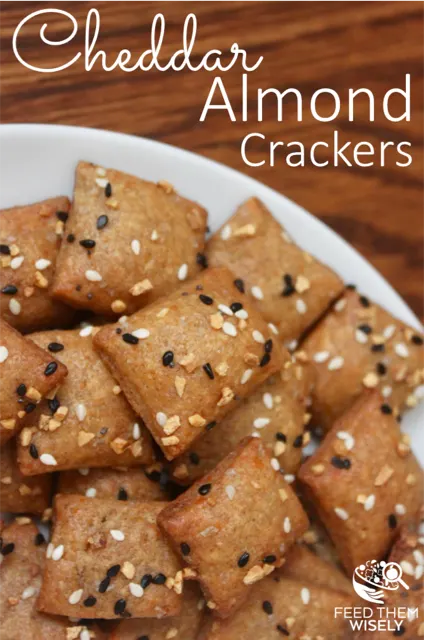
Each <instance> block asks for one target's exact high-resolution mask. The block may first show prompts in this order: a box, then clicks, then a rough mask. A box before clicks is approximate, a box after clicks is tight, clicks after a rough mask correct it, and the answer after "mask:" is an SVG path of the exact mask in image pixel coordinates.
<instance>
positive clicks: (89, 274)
mask: <svg viewBox="0 0 424 640" xmlns="http://www.w3.org/2000/svg"><path fill="white" fill-rule="evenodd" d="M85 277H86V278H87V280H89V281H90V282H100V280H101V279H102V276H101V275H100V273H99V272H98V271H94V269H87V271H86V272H85Z"/></svg>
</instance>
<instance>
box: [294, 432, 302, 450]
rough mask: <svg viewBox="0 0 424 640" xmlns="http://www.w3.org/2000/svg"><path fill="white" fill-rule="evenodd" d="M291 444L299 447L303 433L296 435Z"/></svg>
mask: <svg viewBox="0 0 424 640" xmlns="http://www.w3.org/2000/svg"><path fill="white" fill-rule="evenodd" d="M293 446H294V447H295V448H296V449H300V447H302V446H303V435H302V434H300V435H299V436H296V437H295V439H294V440H293Z"/></svg>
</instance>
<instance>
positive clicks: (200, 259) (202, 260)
mask: <svg viewBox="0 0 424 640" xmlns="http://www.w3.org/2000/svg"><path fill="white" fill-rule="evenodd" d="M196 262H197V264H198V265H199V266H201V267H202V268H203V269H207V267H208V259H207V257H206V256H205V254H204V253H198V254H197V256H196Z"/></svg>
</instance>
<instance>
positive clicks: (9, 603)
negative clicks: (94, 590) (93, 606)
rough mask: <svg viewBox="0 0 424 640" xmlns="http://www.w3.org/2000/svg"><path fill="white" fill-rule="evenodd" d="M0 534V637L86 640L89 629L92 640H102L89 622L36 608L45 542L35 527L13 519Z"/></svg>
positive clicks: (5, 638)
mask: <svg viewBox="0 0 424 640" xmlns="http://www.w3.org/2000/svg"><path fill="white" fill-rule="evenodd" d="M1 535H2V547H1V550H2V564H1V569H0V575H1V579H2V588H1V590H0V637H1V638H2V639H3V640H69V638H75V639H78V640H85V638H87V637H88V636H87V635H86V634H85V635H83V634H82V632H83V631H84V630H88V628H89V630H90V633H91V635H90V638H91V639H92V640H101V639H104V635H103V634H102V633H101V632H100V631H99V630H98V629H97V628H95V627H94V626H93V625H92V624H91V623H90V621H84V622H81V623H79V624H78V623H76V624H73V623H71V622H69V621H68V620H67V619H66V618H61V617H58V616H48V615H45V614H44V613H39V612H38V611H37V609H36V600H37V594H38V591H39V589H40V586H41V577H42V572H43V566H44V562H45V556H46V544H45V541H44V538H43V536H42V535H40V534H39V533H38V530H37V527H36V526H35V525H34V524H33V523H31V522H29V523H27V524H19V521H16V522H14V523H12V524H10V525H9V526H7V527H5V528H4V529H3V531H2V532H1ZM87 625H88V627H87ZM71 629H72V631H71Z"/></svg>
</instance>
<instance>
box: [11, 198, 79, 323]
mask: <svg viewBox="0 0 424 640" xmlns="http://www.w3.org/2000/svg"><path fill="white" fill-rule="evenodd" d="M69 208H70V202H69V200H68V198H65V197H59V198H51V199H50V200H44V201H43V202H37V203H36V204H31V205H28V206H24V207H13V208H11V209H3V210H2V211H0V244H1V245H2V251H1V255H0V264H1V269H0V290H1V293H0V312H1V316H2V318H4V319H5V320H7V322H8V323H9V324H10V325H12V326H13V327H15V328H16V329H18V330H19V331H22V332H24V333H27V332H28V331H39V330H40V329H47V328H49V327H51V326H64V325H67V324H69V322H70V321H71V320H72V318H73V316H74V311H73V310H72V309H69V307H66V306H65V305H64V304H62V303H61V302H59V301H58V300H54V299H53V298H52V282H53V274H54V270H55V265H56V258H57V255H58V253H59V247H60V244H61V238H62V235H63V233H64V226H65V225H64V222H63V221H64V220H65V221H66V219H67V216H68V212H69Z"/></svg>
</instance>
